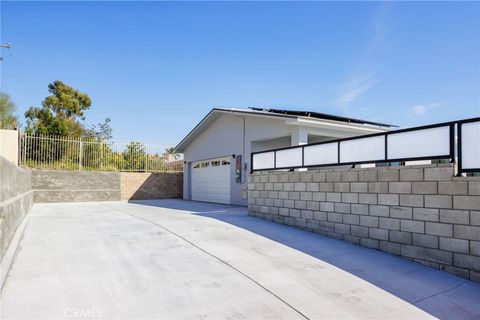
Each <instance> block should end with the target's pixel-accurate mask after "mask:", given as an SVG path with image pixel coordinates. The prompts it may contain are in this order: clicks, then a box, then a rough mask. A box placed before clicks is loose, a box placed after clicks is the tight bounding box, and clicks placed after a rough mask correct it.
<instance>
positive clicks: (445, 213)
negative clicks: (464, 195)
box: [440, 209, 470, 224]
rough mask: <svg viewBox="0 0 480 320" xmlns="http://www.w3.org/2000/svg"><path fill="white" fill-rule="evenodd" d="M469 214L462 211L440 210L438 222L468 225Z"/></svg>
mask: <svg viewBox="0 0 480 320" xmlns="http://www.w3.org/2000/svg"><path fill="white" fill-rule="evenodd" d="M469 221H470V219H469V213H468V211H463V210H448V209H441V210H440V222H445V223H454V224H469Z"/></svg>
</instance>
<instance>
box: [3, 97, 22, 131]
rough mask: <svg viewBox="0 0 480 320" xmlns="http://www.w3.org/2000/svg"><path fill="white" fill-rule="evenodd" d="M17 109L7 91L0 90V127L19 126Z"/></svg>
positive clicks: (10, 127) (13, 127)
mask: <svg viewBox="0 0 480 320" xmlns="http://www.w3.org/2000/svg"><path fill="white" fill-rule="evenodd" d="M16 109H17V106H16V105H15V103H13V101H12V99H11V98H10V96H9V95H8V94H7V93H5V92H0V129H15V128H16V127H17V125H18V118H17V116H16V115H15V111H16Z"/></svg>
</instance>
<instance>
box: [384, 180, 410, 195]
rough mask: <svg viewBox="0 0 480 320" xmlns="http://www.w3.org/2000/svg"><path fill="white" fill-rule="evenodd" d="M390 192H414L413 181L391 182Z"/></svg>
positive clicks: (389, 185)
mask: <svg viewBox="0 0 480 320" xmlns="http://www.w3.org/2000/svg"><path fill="white" fill-rule="evenodd" d="M388 192H390V193H412V183H411V182H389V183H388Z"/></svg>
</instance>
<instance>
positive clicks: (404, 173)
mask: <svg viewBox="0 0 480 320" xmlns="http://www.w3.org/2000/svg"><path fill="white" fill-rule="evenodd" d="M422 180H423V169H400V181H422Z"/></svg>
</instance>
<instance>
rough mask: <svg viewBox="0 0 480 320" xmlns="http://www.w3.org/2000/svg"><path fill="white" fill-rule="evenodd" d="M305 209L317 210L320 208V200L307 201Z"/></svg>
mask: <svg viewBox="0 0 480 320" xmlns="http://www.w3.org/2000/svg"><path fill="white" fill-rule="evenodd" d="M307 209H308V210H314V211H318V210H320V202H317V201H307Z"/></svg>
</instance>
